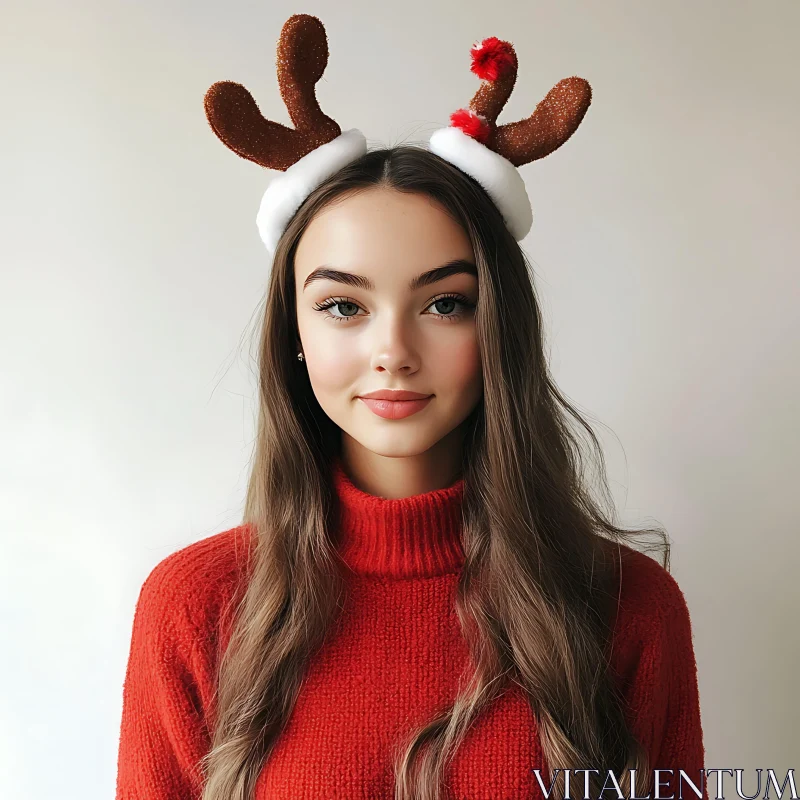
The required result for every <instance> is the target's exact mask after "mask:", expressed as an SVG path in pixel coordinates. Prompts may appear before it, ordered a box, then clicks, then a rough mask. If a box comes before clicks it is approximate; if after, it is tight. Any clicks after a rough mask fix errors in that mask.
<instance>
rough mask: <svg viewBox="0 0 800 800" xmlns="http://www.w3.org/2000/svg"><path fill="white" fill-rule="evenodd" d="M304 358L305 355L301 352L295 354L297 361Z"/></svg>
mask: <svg viewBox="0 0 800 800" xmlns="http://www.w3.org/2000/svg"><path fill="white" fill-rule="evenodd" d="M304 358H305V356H304V355H303V354H302V353H298V354H297V360H298V361H302V360H303V359H304Z"/></svg>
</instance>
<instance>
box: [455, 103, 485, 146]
mask: <svg viewBox="0 0 800 800" xmlns="http://www.w3.org/2000/svg"><path fill="white" fill-rule="evenodd" d="M450 125H451V126H452V127H454V128H459V129H461V130H462V131H464V133H466V134H467V136H471V137H472V138H473V139H477V140H478V141H479V142H480V143H481V144H486V142H488V141H489V134H490V133H491V131H490V129H489V123H488V122H487V121H486V118H485V117H482V116H481V115H480V114H476V113H475V112H474V111H473V110H472V109H470V108H459V109H458V111H454V112H453V113H452V114H451V115H450Z"/></svg>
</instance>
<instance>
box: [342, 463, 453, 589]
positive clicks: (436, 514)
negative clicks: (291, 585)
mask: <svg viewBox="0 0 800 800" xmlns="http://www.w3.org/2000/svg"><path fill="white" fill-rule="evenodd" d="M332 479H333V487H334V492H335V499H336V508H337V515H338V516H337V523H338V524H337V526H336V532H337V536H338V541H337V550H338V552H339V554H340V556H341V558H342V560H343V561H344V562H345V564H346V565H347V566H348V567H349V568H350V569H351V570H352V571H353V572H354V573H356V574H359V575H364V576H372V577H385V578H413V577H435V576H437V575H446V574H449V573H457V572H458V571H459V570H460V569H461V567H462V566H463V562H464V551H463V547H462V543H461V530H462V517H461V509H462V499H463V491H464V479H463V478H459V479H458V480H456V481H455V482H453V483H452V484H451V485H450V486H447V487H445V488H442V489H434V490H432V491H428V492H423V493H421V494H415V495H410V496H408V497H400V498H387V497H380V496H377V495H373V494H369V493H368V492H365V491H363V490H362V489H359V488H358V487H357V486H356V485H355V484H354V483H353V481H352V479H351V478H350V476H349V475H348V473H347V472H346V469H345V467H344V464H343V462H342V460H341V459H340V458H335V459H334V461H333V463H332Z"/></svg>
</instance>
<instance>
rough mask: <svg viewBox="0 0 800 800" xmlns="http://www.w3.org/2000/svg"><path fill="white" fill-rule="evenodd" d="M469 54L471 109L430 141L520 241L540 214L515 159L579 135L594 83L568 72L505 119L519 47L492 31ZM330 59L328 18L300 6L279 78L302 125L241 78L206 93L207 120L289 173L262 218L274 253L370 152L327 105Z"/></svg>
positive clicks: (251, 156)
mask: <svg viewBox="0 0 800 800" xmlns="http://www.w3.org/2000/svg"><path fill="white" fill-rule="evenodd" d="M470 53H471V55H472V66H471V70H472V72H473V73H475V75H477V76H478V77H479V78H481V79H482V81H483V83H482V84H481V86H480V88H479V89H478V91H477V92H476V93H475V96H474V97H473V98H472V100H471V101H470V103H469V106H468V107H467V108H461V109H459V110H458V111H456V112H454V113H453V114H451V115H450V126H449V127H447V128H441V129H439V130H437V131H435V132H434V133H433V134H432V135H431V138H430V149H431V151H432V152H434V153H436V154H437V155H439V156H441V157H442V158H443V159H445V160H446V161H449V162H450V163H451V164H453V165H454V166H456V167H457V168H458V169H460V170H461V171H462V172H465V173H466V174H467V175H470V176H471V177H472V178H474V179H475V180H476V181H477V182H478V183H479V184H480V185H481V186H482V187H483V188H484V189H485V190H486V192H487V193H488V194H489V196H490V197H491V198H492V200H493V201H494V202H495V204H496V205H497V207H498V208H499V209H500V212H501V213H502V215H503V219H504V220H505V223H506V226H507V227H508V229H509V231H510V232H511V233H512V235H513V236H514V238H515V239H516V240H517V241H520V240H521V239H523V238H524V237H525V235H526V234H527V233H528V231H529V230H530V228H531V223H532V221H533V214H532V211H531V204H530V200H529V199H528V193H527V192H526V190H525V183H524V181H523V180H522V176H521V175H520V173H519V170H518V169H517V167H520V166H521V165H523V164H528V163H529V162H531V161H536V160H537V159H539V158H544V157H545V156H546V155H548V154H549V153H552V152H553V150H556V149H557V148H559V147H561V145H562V144H564V142H566V141H567V139H569V137H570V136H572V134H573V133H574V132H575V131H576V130H577V128H578V126H579V125H580V124H581V121H582V120H583V117H584V115H585V114H586V111H587V110H588V108H589V104H590V103H591V100H592V89H591V87H590V86H589V84H588V82H587V81H585V80H584V79H583V78H578V77H571V78H565V79H564V80H562V81H559V82H558V83H557V84H556V85H555V86H554V87H553V88H552V89H551V90H550V91H549V92H548V93H547V95H546V96H545V98H544V100H542V101H541V102H540V103H539V104H538V105H537V106H536V109H535V110H534V112H533V114H531V116H530V117H528V118H527V119H523V120H519V121H518V122H511V123H508V124H505V125H497V117H498V115H499V114H500V112H501V111H502V109H503V106H505V104H506V101H507V100H508V98H509V96H510V95H511V92H512V90H513V88H514V83H515V81H516V79H517V55H516V53H515V52H514V47H513V46H512V45H511V43H510V42H505V41H502V40H500V39H497V38H496V37H490V38H488V39H484V40H483V41H481V42H476V43H475V45H474V46H473V48H472V50H470ZM327 64H328V40H327V37H326V35H325V28H324V26H323V24H322V22H320V20H319V19H317V18H316V17H313V16H311V15H309V14H294V15H293V16H291V17H289V19H288V20H286V23H285V24H284V26H283V30H281V35H280V38H279V39H278V56H277V71H278V85H279V86H280V92H281V97H282V98H283V102H284V103H285V104H286V108H287V110H288V111H289V116H290V118H291V120H292V124H293V125H294V128H288V127H286V126H285V125H281V124H280V123H278V122H273V121H271V120H268V119H265V118H264V117H263V116H262V115H261V112H260V111H259V110H258V106H257V105H256V102H255V100H254V99H253V96H252V95H251V94H250V92H249V91H248V90H247V89H245V87H244V86H242V85H241V84H239V83H234V82H233V81H220V82H218V83H215V84H213V86H211V88H210V89H209V90H208V91H207V92H206V95H205V100H204V103H205V111H206V117H207V119H208V122H209V124H210V125H211V128H212V129H213V131H214V133H215V134H216V135H217V136H218V137H219V138H220V139H221V141H222V143H223V144H224V145H225V146H226V147H228V148H230V149H231V150H233V152H234V153H236V154H237V155H239V156H241V157H242V158H246V159H248V160H250V161H255V162H256V163H257V164H260V165H261V166H262V167H267V168H269V169H274V170H280V171H282V172H283V175H278V176H277V177H276V178H274V179H273V180H272V182H271V183H270V185H269V186H268V188H267V190H266V192H265V193H264V197H263V198H262V200H261V206H260V208H259V211H258V216H257V218H256V222H257V224H258V229H259V232H260V234H261V238H262V240H263V242H264V244H265V245H266V247H267V250H268V251H269V252H270V253H272V252H274V250H275V247H276V245H277V243H278V240H279V239H280V237H281V234H282V233H283V231H284V230H285V229H286V226H287V225H288V223H289V221H290V220H291V218H292V217H293V216H294V214H295V212H296V211H297V209H298V208H299V207H300V205H301V204H302V202H303V201H304V200H305V199H306V197H308V195H309V194H310V193H311V192H312V191H313V190H314V189H315V188H316V187H317V186H319V185H320V184H321V183H322V182H323V181H325V180H326V179H327V178H329V177H330V176H331V175H333V174H334V173H335V172H337V171H338V170H339V169H341V168H342V167H344V166H345V165H347V164H349V163H350V162H352V161H355V160H356V159H358V158H359V157H360V156H362V155H363V154H364V153H366V152H367V142H366V139H365V138H364V134H363V133H361V131H360V130H358V129H357V128H351V129H350V130H347V131H345V132H344V133H342V129H341V128H340V127H339V125H338V123H336V122H335V121H334V120H333V119H331V118H330V117H329V116H327V115H326V114H324V113H323V112H322V109H321V108H320V107H319V103H318V102H317V98H316V94H315V90H314V87H315V85H316V83H317V81H319V79H320V78H321V77H322V73H323V72H324V71H325V67H326V66H327Z"/></svg>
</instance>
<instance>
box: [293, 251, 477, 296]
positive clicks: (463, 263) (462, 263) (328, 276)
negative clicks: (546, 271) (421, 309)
mask: <svg viewBox="0 0 800 800" xmlns="http://www.w3.org/2000/svg"><path fill="white" fill-rule="evenodd" d="M450 275H474V276H475V277H476V278H477V277H478V269H477V267H476V266H475V265H474V264H473V263H472V262H471V261H469V260H467V259H466V258H455V259H453V260H452V261H448V262H447V263H446V264H442V266H440V267H434V268H433V269H429V270H428V271H427V272H423V273H422V274H421V275H417V277H416V278H412V279H411V281H410V282H409V284H408V288H409V289H410V290H411V291H412V292H413V291H414V290H415V289H419V288H420V287H422V286H428V285H429V284H431V283H436V282H438V281H441V280H444V279H445V278H448V277H449V276H450ZM323 280H329V281H336V282H337V283H344V284H346V285H348V286H354V287H355V288H357V289H364V290H366V291H370V292H371V291H374V289H375V284H374V283H373V282H372V281H371V280H370V279H369V278H367V277H366V276H365V275H357V274H356V273H354V272H343V271H342V270H338V269H334V268H333V267H329V266H327V265H323V266H321V267H317V269H315V270H314V271H313V272H312V273H311V274H310V275H309V276H308V277H307V278H306V279H305V282H304V283H303V291H305V290H306V289H307V288H308V287H309V286H310V285H311V284H312V283H314V281H323Z"/></svg>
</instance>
